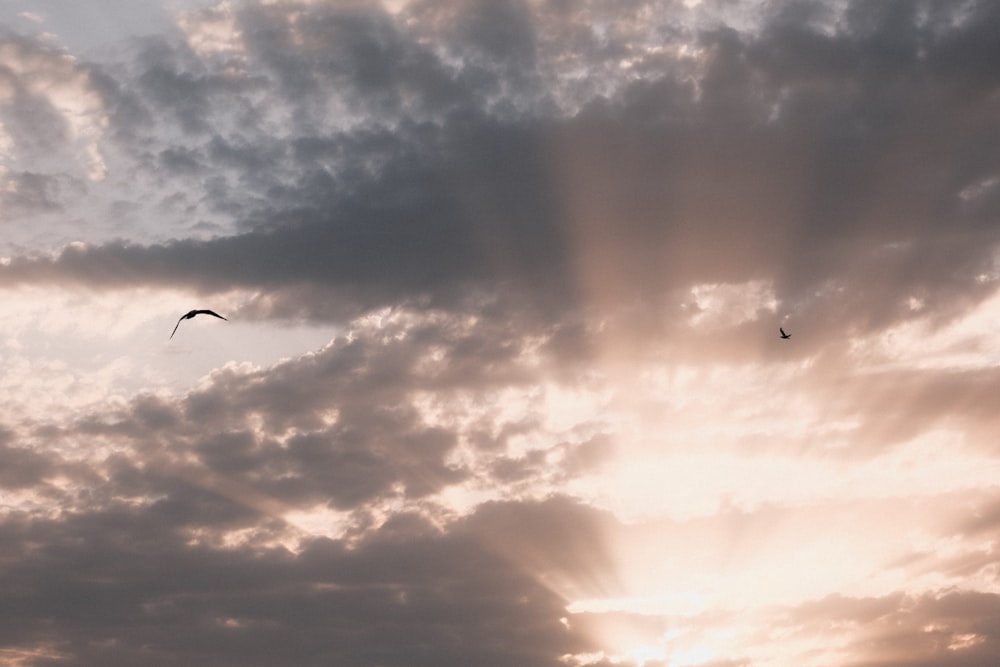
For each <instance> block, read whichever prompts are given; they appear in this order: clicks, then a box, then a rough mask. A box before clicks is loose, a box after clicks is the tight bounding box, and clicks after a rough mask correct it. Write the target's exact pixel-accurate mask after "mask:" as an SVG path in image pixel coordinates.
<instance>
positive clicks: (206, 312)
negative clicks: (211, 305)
mask: <svg viewBox="0 0 1000 667" xmlns="http://www.w3.org/2000/svg"><path fill="white" fill-rule="evenodd" d="M195 315H212V316H213V317H218V318H219V319H220V320H226V318H224V317H223V316H222V315H219V314H218V313H216V312H213V311H211V310H192V311H190V312H189V313H188V314H187V315H181V319H180V320H177V324H175V325H174V330H173V331H172V332H171V334H170V337H171V338H173V337H174V334H175V333H177V327H179V326H180V325H181V320H190V319H191V318H192V317H194V316H195ZM226 321H227V322H228V321H229V320H226Z"/></svg>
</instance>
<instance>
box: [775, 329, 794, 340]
mask: <svg viewBox="0 0 1000 667" xmlns="http://www.w3.org/2000/svg"><path fill="white" fill-rule="evenodd" d="M778 331H780V332H781V337H782V338H791V337H792V334H786V333H785V330H784V329H782V328H781V327H778Z"/></svg>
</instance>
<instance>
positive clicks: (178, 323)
mask: <svg viewBox="0 0 1000 667" xmlns="http://www.w3.org/2000/svg"><path fill="white" fill-rule="evenodd" d="M184 317H185V316H184V315H181V319H180V320H177V324H175V325H174V330H173V331H171V332H170V338H173V337H174V334H175V333H177V327H179V326H180V325H181V320H183V319H184Z"/></svg>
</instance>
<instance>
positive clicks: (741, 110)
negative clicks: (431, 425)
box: [3, 3, 1000, 333]
mask: <svg viewBox="0 0 1000 667" xmlns="http://www.w3.org/2000/svg"><path fill="white" fill-rule="evenodd" d="M793 7H801V6H800V5H789V6H788V10H787V11H786V12H784V13H781V14H778V15H776V16H775V17H774V18H773V21H772V22H771V23H770V24H767V25H766V26H765V27H764V29H763V30H762V31H761V32H760V33H758V34H755V33H736V32H735V31H733V30H731V29H723V28H719V29H713V30H706V31H702V32H692V33H688V34H686V35H684V38H685V39H687V40H689V41H688V42H687V43H688V44H689V48H691V49H697V52H698V53H699V54H700V55H699V56H697V58H698V61H697V62H698V64H697V65H690V66H687V67H686V68H681V66H680V65H676V63H675V68H674V69H673V70H671V69H666V70H664V71H663V72H662V73H660V74H655V73H649V72H647V73H645V74H644V76H642V77H639V78H638V79H637V80H635V82H634V83H632V84H629V85H626V86H624V87H623V88H622V94H621V97H620V98H618V99H614V100H609V104H605V105H596V106H590V107H585V108H584V109H583V110H582V111H581V113H579V114H578V115H575V116H565V115H559V114H555V113H554V112H553V110H552V109H553V107H552V106H550V105H547V103H543V102H540V101H538V100H540V99H541V97H546V96H547V97H548V98H549V99H550V100H553V99H554V96H555V95H556V92H555V91H549V92H548V93H546V95H541V94H540V93H539V94H536V93H531V96H533V97H532V99H535V100H536V101H535V102H532V103H531V104H525V105H522V106H521V107H520V108H522V110H521V111H519V112H518V113H517V114H514V115H512V114H506V115H505V114H503V113H500V112H496V111H495V110H491V106H490V102H489V100H490V98H491V95H495V94H497V93H496V92H495V91H496V90H497V89H499V90H503V91H508V90H509V91H526V90H528V89H531V87H532V85H533V84H531V83H530V80H532V77H534V78H535V79H537V78H538V76H540V72H542V70H545V69H546V68H548V67H550V66H552V63H550V62H549V61H547V60H545V59H544V57H543V54H544V53H546V52H545V50H544V49H541V47H540V46H539V45H541V44H543V42H545V40H548V39H554V37H553V36H552V34H550V32H549V31H552V30H556V28H557V27H559V26H561V29H563V30H565V31H569V32H570V33H572V30H573V29H575V27H572V26H568V25H563V24H561V23H559V22H556V19H555V18H553V17H549V18H550V20H551V21H553V23H552V24H547V23H540V22H539V21H538V19H539V17H537V16H536V17H534V20H532V19H531V14H530V10H528V9H527V8H526V7H520V6H518V5H516V4H514V3H510V4H503V5H495V4H493V3H485V4H483V5H481V4H477V3H467V6H466V5H463V6H461V7H449V8H441V7H433V6H427V7H425V6H423V5H420V4H416V5H414V6H412V7H411V8H410V9H409V10H408V12H409V13H408V14H406V18H407V20H409V21H411V23H412V24H413V25H414V26H416V27H415V28H413V29H410V28H405V27H404V25H405V24H404V23H401V22H400V21H398V20H395V19H392V18H390V17H389V16H387V15H382V14H379V13H377V12H371V11H361V10H335V9H332V8H326V9H322V8H311V9H304V8H303V9H302V12H304V13H303V14H302V15H301V16H302V17H308V19H305V18H300V19H295V20H294V21H293V18H292V16H293V15H292V14H282V15H281V16H278V15H276V14H275V11H274V10H273V8H263V7H254V6H247V7H246V8H244V9H242V10H241V12H239V13H237V14H236V15H235V18H236V20H237V22H238V24H239V25H241V26H242V27H243V28H244V34H245V35H246V39H247V49H248V50H247V55H246V59H247V60H246V63H245V64H244V65H243V66H244V67H256V68H260V69H259V70H256V71H259V72H260V74H259V75H256V76H253V77H249V78H248V77H247V76H242V77H241V78H239V80H238V81H236V80H234V81H230V80H223V79H224V77H223V74H222V73H221V72H220V71H216V70H215V69H213V68H214V67H217V65H213V63H212V62H211V61H207V60H206V61H200V60H197V58H196V57H195V56H194V55H193V54H190V53H183V54H181V53H180V52H178V51H177V50H176V49H172V48H171V49H168V48H167V47H166V46H164V45H159V46H157V47H156V48H153V49H150V50H148V51H147V52H146V55H145V60H144V61H143V62H145V63H146V65H145V68H144V69H142V71H141V73H140V74H139V75H138V78H137V79H136V83H135V84H124V85H121V84H120V87H122V88H125V87H129V88H130V89H131V90H133V91H134V92H133V94H134V95H135V96H137V98H138V99H140V100H142V104H143V105H144V107H145V108H146V109H147V112H148V113H151V114H153V116H154V117H155V118H157V122H159V123H164V124H165V125H164V127H166V126H170V125H175V126H176V127H177V128H178V129H179V130H180V131H181V132H182V133H183V134H188V135H190V134H192V133H194V134H197V135H204V138H203V139H197V140H193V141H189V140H186V141H187V144H186V145H185V146H172V147H168V148H165V149H164V150H163V151H161V153H160V158H159V161H160V164H161V165H162V166H164V167H167V168H169V169H170V170H172V171H173V172H175V173H183V174H189V175H197V174H198V173H214V174H216V176H215V177H214V178H210V179H206V180H205V181H204V182H203V183H202V185H201V187H202V188H203V189H204V194H205V198H206V199H205V201H206V202H207V205H208V206H209V210H212V211H215V212H222V213H226V214H227V215H232V216H235V217H237V218H238V223H239V224H240V225H241V226H242V228H243V229H244V231H243V232H242V233H239V234H237V235H235V236H231V237H228V238H217V239H214V240H211V241H195V240H178V241H174V242H172V243H168V244H166V245H160V246H141V245H132V244H124V243H117V244H107V245H104V246H94V247H88V248H85V249H80V248H73V249H69V250H66V251H64V252H63V253H62V254H61V255H59V256H58V257H55V258H53V259H22V260H18V261H15V262H14V263H13V264H12V265H10V266H9V267H5V268H4V271H3V274H4V276H3V278H4V280H5V281H7V282H10V281H24V280H29V281H33V280H73V281H82V282H85V283H90V284H97V285H102V286H107V287H113V286H116V285H120V284H122V282H123V281H128V282H130V283H132V284H134V282H135V281H140V282H143V283H147V284H172V285H176V284H178V283H180V284H186V285H189V286H191V287H193V288H196V289H198V290H201V291H213V290H224V289H228V288H232V287H249V288H254V289H266V290H268V291H270V292H271V293H272V295H273V297H274V298H273V299H272V300H271V303H273V308H274V312H275V313H276V314H280V313H281V312H287V311H288V309H289V308H290V307H291V306H287V305H284V304H283V302H286V301H294V300H298V303H297V305H296V306H294V308H296V309H298V310H299V312H300V314H302V315H305V316H307V317H308V316H314V317H319V318H327V317H331V316H333V317H344V316H345V314H346V313H350V312H358V311H363V310H367V309H370V308H374V307H379V306H381V305H386V304H391V303H396V302H399V301H406V300H411V299H415V298H431V299H435V298H437V299H445V300H453V299H454V298H455V296H456V295H457V294H460V293H461V292H463V291H464V290H482V289H487V290H490V291H492V290H495V289H497V288H498V287H499V286H503V285H509V284H514V285H521V286H527V287H528V289H527V290H526V291H522V292H521V293H520V295H521V297H522V298H528V297H527V296H526V294H527V293H528V292H530V293H532V294H533V297H532V298H535V299H539V300H541V301H542V302H543V303H544V304H546V306H543V307H542V310H546V309H548V305H547V304H553V303H560V302H561V303H563V304H573V303H586V302H587V301H588V300H589V301H591V302H593V301H597V302H598V303H599V306H600V307H601V308H604V309H605V310H611V311H613V310H615V309H620V308H622V307H623V305H624V304H627V303H629V302H630V301H632V302H638V303H642V304H645V305H646V307H648V308H654V309H655V308H659V309H666V308H670V307H671V305H673V307H676V305H677V304H676V301H675V299H676V298H677V297H676V294H675V290H678V289H683V288H684V287H685V286H690V285H692V284H699V283H715V282H732V283H741V282H745V281H748V280H762V279H763V280H771V281H773V282H774V286H775V289H776V296H777V297H778V299H779V302H780V303H781V304H782V308H783V309H784V310H785V311H786V312H787V313H789V314H791V315H793V316H795V317H796V318H801V319H805V320H809V321H811V322H814V323H816V326H817V327H819V328H824V329H827V330H830V331H831V332H834V331H836V332H838V333H844V332H848V331H870V330H879V329H882V328H885V327H887V326H889V325H890V324H892V323H894V322H897V321H900V320H903V319H911V318H914V317H921V318H923V317H928V316H932V317H940V318H943V319H947V318H951V317H954V316H955V315H957V314H958V313H961V312H963V311H964V310H965V309H967V308H968V307H970V305H972V304H974V303H976V302H977V301H979V300H981V299H982V298H983V297H984V296H986V295H987V294H990V293H992V291H993V282H992V277H993V274H994V268H993V256H994V248H995V245H996V241H997V238H996V235H997V232H996V229H995V228H994V227H995V225H993V219H994V217H995V214H996V210H995V208H996V207H995V206H993V205H992V203H991V202H992V200H993V198H989V197H984V196H979V197H973V196H972V195H971V194H970V193H973V192H980V191H982V192H983V193H986V192H988V191H989V190H988V186H985V185H982V184H984V183H989V182H991V181H990V179H992V178H995V177H996V174H998V173H1000V163H997V161H996V159H995V158H993V157H990V156H991V155H995V154H997V152H996V151H992V150H990V149H989V147H990V146H991V145H992V143H993V142H994V141H995V136H996V135H997V125H996V120H995V117H996V115H995V114H993V113H992V112H991V111H990V110H991V109H992V106H993V102H992V101H991V100H992V97H991V93H990V90H991V87H990V85H988V84H986V83H984V82H981V81H979V80H978V79H976V80H974V82H971V83H970V81H969V79H968V77H965V78H963V77H961V76H959V72H960V71H961V69H962V68H961V67H960V65H964V64H965V63H966V62H971V60H972V55H971V54H979V53H980V51H979V50H977V49H988V48H991V47H988V46H986V45H985V42H986V41H987V40H988V38H989V35H988V33H987V32H985V31H984V30H983V29H982V28H981V26H982V25H984V24H985V23H986V22H985V20H981V19H979V18H976V17H977V16H978V15H979V14H980V13H983V12H988V11H990V10H989V9H987V8H985V7H979V6H978V5H977V6H976V7H974V8H971V7H970V8H968V9H967V10H965V12H964V13H962V17H963V20H961V21H958V20H957V19H956V16H953V15H952V14H951V13H948V12H944V11H942V10H940V8H938V7H937V6H935V8H934V9H933V11H932V10H931V8H928V9H927V11H924V10H922V9H921V10H920V11H917V9H920V8H917V9H914V7H916V5H914V4H913V3H904V4H903V5H895V4H893V5H891V6H890V3H886V6H885V7H882V6H881V5H880V9H874V8H865V6H864V5H860V6H853V5H852V7H851V9H850V10H849V11H848V13H847V17H848V20H847V21H846V23H844V24H843V26H842V27H841V28H840V29H838V30H837V31H835V32H833V33H830V32H829V31H824V30H821V29H820V27H817V23H819V24H822V21H816V20H813V19H810V18H808V17H811V16H814V13H809V12H805V13H804V14H803V13H802V11H801V9H796V10H795V11H793ZM546 16H548V15H547V14H546ZM804 17H805V18H804ZM574 20H584V18H583V17H581V16H576V17H575V19H574ZM255 28H256V29H255ZM421 31H424V34H426V35H433V36H434V37H435V38H438V39H439V40H440V41H439V42H435V43H433V45H434V48H432V47H431V46H429V45H427V44H426V43H424V42H423V41H421V40H419V39H416V37H415V35H418V34H421ZM560 34H561V33H560ZM675 39H680V37H675ZM960 43H961V44H964V45H966V46H964V47H963V48H962V50H959V47H958V46H957V45H958V44H960ZM978 43H983V46H982V47H976V46H975V45H976V44H978ZM581 48H583V47H581ZM539 49H541V50H539ZM447 53H451V54H452V57H453V58H454V59H455V62H456V63H458V65H452V64H449V63H447V62H446V60H445V57H446V54H447ZM962 53H967V54H969V55H966V56H964V57H961V55H960V54H962ZM477 54H478V55H477ZM588 55H589V56H590V57H592V58H594V59H595V60H594V62H595V63H603V62H605V61H604V60H603V58H605V57H606V56H605V55H603V54H601V52H600V51H599V50H596V51H595V52H594V53H592V54H588V53H587V52H584V53H583V54H579V57H581V58H586V57H588ZM977 62H978V61H977ZM692 68H695V72H696V76H695V75H694V74H692ZM485 70H489V72H490V75H489V76H490V77H492V80H493V81H494V83H491V84H489V85H487V84H485V83H482V81H481V79H483V77H484V76H486V75H485V74H483V72H482V71H485ZM692 82H693V83H692ZM271 90H273V91H274V93H275V95H274V96H271V97H267V98H263V99H274V100H275V101H273V102H267V103H265V102H262V101H260V100H261V99H262V98H260V93H262V92H268V91H271ZM531 96H529V97H531ZM324 100H326V101H329V100H336V101H337V102H338V103H339V104H342V105H344V109H345V113H346V114H347V115H348V116H352V117H353V116H356V117H358V118H361V119H363V121H361V122H359V123H356V124H353V125H351V126H350V127H347V128H345V127H344V126H340V127H337V126H336V125H335V124H331V123H330V122H328V120H329V119H326V120H324V119H325V118H326V117H325V116H324V115H323V114H325V113H326V112H325V111H324V112H322V113H321V110H320V108H319V107H318V106H317V105H319V104H320V103H321V102H323V101H324ZM268 104H271V105H273V106H274V108H275V110H277V109H282V110H288V111H290V112H291V113H292V114H293V117H294V118H296V119H297V120H295V122H294V124H293V125H291V126H289V128H288V129H286V130H285V132H284V135H283V136H273V135H272V134H270V133H268V132H267V131H266V130H267V127H268V126H267V124H266V119H267V117H268V114H269V113H271V111H270V110H269V109H268V106H267V105H268ZM178 105H182V106H183V108H181V106H178ZM233 114H244V116H245V119H250V121H249V122H245V123H241V124H240V125H239V132H238V133H233V132H232V131H231V130H230V129H229V126H228V123H229V122H230V121H229V120H227V119H231V118H232V117H233ZM246 114H249V115H246ZM112 117H113V116H112ZM976 188H980V190H976ZM962 193H966V194H965V195H964V196H963V195H962ZM973 199H975V202H974V205H973V204H970V201H971V200H973ZM983 276H987V277H990V278H991V279H990V280H985V281H984V280H983V279H982V278H983ZM308 286H313V287H316V289H317V291H318V292H321V293H324V294H334V295H336V299H337V300H338V301H342V302H344V303H346V304H350V305H348V306H345V310H342V311H340V312H339V313H338V312H332V313H331V312H330V311H328V310H327V309H326V308H325V307H324V306H323V303H324V302H328V301H330V299H328V298H319V297H318V295H317V296H314V295H312V294H310V290H311V288H310V287H308ZM317 286H318V287H317ZM329 290H333V292H330V291H329ZM911 297H913V298H917V299H920V300H921V301H922V302H923V304H924V309H923V310H922V311H921V312H920V313H919V314H916V313H914V312H913V311H912V309H911V308H908V306H907V304H908V303H909V299H910V298H911ZM261 314H265V313H264V312H261ZM658 326H659V327H660V328H662V327H664V326H666V325H664V324H662V323H661V324H660V325H658Z"/></svg>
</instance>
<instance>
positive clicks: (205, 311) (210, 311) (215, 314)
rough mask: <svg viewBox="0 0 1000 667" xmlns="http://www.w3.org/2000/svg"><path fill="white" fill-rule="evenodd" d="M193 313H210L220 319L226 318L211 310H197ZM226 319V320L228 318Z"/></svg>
mask: <svg viewBox="0 0 1000 667" xmlns="http://www.w3.org/2000/svg"><path fill="white" fill-rule="evenodd" d="M195 313H196V314H198V315H212V316H213V317H218V318H219V319H220V320H226V318H224V317H223V316H222V315H219V314H218V313H216V312H215V311H212V310H197V311H195ZM226 321H227V322H228V321H229V320H226Z"/></svg>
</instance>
